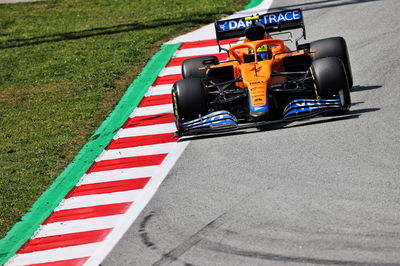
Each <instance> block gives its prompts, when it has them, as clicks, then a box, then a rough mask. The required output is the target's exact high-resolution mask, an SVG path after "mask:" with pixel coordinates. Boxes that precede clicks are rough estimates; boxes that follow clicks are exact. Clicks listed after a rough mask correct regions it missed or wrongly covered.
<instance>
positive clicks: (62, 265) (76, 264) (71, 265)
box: [27, 257, 90, 266]
mask: <svg viewBox="0 0 400 266" xmlns="http://www.w3.org/2000/svg"><path fill="white" fill-rule="evenodd" d="M89 258H90V257H84V258H77V259H71V260H58V261H52V262H45V263H36V264H29V265H27V266H82V265H84V264H85V262H86V261H87V260H88V259H89Z"/></svg>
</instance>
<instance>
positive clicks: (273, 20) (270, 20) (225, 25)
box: [216, 9, 303, 32]
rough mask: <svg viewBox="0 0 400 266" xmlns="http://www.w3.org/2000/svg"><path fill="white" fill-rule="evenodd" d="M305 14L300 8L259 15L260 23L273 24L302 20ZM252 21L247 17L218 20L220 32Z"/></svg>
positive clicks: (244, 25)
mask: <svg viewBox="0 0 400 266" xmlns="http://www.w3.org/2000/svg"><path fill="white" fill-rule="evenodd" d="M302 19H303V16H302V13H301V10H300V9H295V10H289V11H282V12H275V13H268V14H264V15H260V16H259V23H261V24H264V25H266V26H269V25H271V26H273V25H278V24H282V23H288V22H302ZM251 24H252V21H246V20H245V17H243V18H235V19H230V20H222V21H217V22H216V29H217V31H218V32H225V31H232V30H239V29H245V28H247V27H249V26H251Z"/></svg>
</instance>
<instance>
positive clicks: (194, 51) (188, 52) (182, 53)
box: [176, 46, 219, 57]
mask: <svg viewBox="0 0 400 266" xmlns="http://www.w3.org/2000/svg"><path fill="white" fill-rule="evenodd" d="M216 53H219V50H218V46H206V47H200V48H189V49H183V50H178V51H177V52H176V57H186V56H196V55H205V54H216Z"/></svg>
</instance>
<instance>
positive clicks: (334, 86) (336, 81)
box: [310, 57, 351, 111]
mask: <svg viewBox="0 0 400 266" xmlns="http://www.w3.org/2000/svg"><path fill="white" fill-rule="evenodd" d="M310 71H311V74H312V77H313V80H314V83H315V88H316V94H317V97H320V98H322V99H335V98H336V99H337V98H338V97H340V99H341V100H342V105H343V111H347V110H348V109H349V108H350V105H351V98H350V89H349V84H348V81H347V75H346V70H345V68H344V65H343V62H342V60H340V58H337V57H326V58H321V59H317V60H315V61H314V62H312V64H311V67H310Z"/></svg>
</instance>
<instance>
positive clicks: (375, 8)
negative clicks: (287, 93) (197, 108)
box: [102, 0, 400, 266]
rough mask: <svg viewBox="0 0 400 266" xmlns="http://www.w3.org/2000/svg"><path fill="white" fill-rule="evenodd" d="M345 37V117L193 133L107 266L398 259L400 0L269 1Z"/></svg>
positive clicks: (316, 33)
mask: <svg viewBox="0 0 400 266" xmlns="http://www.w3.org/2000/svg"><path fill="white" fill-rule="evenodd" d="M297 7H301V8H303V10H304V16H305V23H306V29H307V34H308V41H312V40H317V39H321V38H325V37H332V36H338V35H340V36H343V37H344V38H345V39H346V41H347V43H348V46H349V51H350V57H351V63H352V68H353V76H354V87H353V89H352V101H353V106H352V108H351V112H350V114H349V115H348V116H346V117H342V118H337V117H322V118H316V119H312V120H308V121H304V122H297V123H292V124H290V125H286V126H285V127H273V128H271V127H269V128H266V129H265V130H262V131H258V130H248V131H246V132H241V133H233V134H224V135H220V136H213V137H200V138H194V139H192V141H191V143H190V144H189V146H188V147H187V149H186V150H185V152H184V153H183V155H182V156H181V158H180V159H179V161H178V162H177V163H176V165H175V166H174V167H173V169H172V170H171V172H170V173H169V175H168V177H167V178H166V179H165V180H164V183H163V184H162V185H161V187H160V189H159V191H158V192H157V193H156V195H155V196H154V197H153V199H152V200H151V201H150V203H149V204H148V205H147V207H146V208H145V209H144V210H143V212H142V213H141V215H140V216H139V217H138V219H137V220H136V221H135V223H134V224H133V225H132V227H131V228H130V230H129V231H128V232H127V233H126V235H125V236H124V238H123V239H122V240H121V241H120V242H119V244H118V245H117V246H116V247H115V248H114V250H113V251H112V252H111V253H110V255H109V256H108V257H107V259H106V260H105V261H104V262H103V263H102V265H103V266H108V265H304V264H307V265H400V181H399V179H400V119H399V118H400V108H399V103H400V88H399V82H398V80H399V78H400V64H399V61H400V52H399V43H400V18H399V17H398V11H399V10H400V1H398V0H330V1H328V0H320V1H299V0H275V1H274V3H273V5H272V10H281V9H290V8H297Z"/></svg>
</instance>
